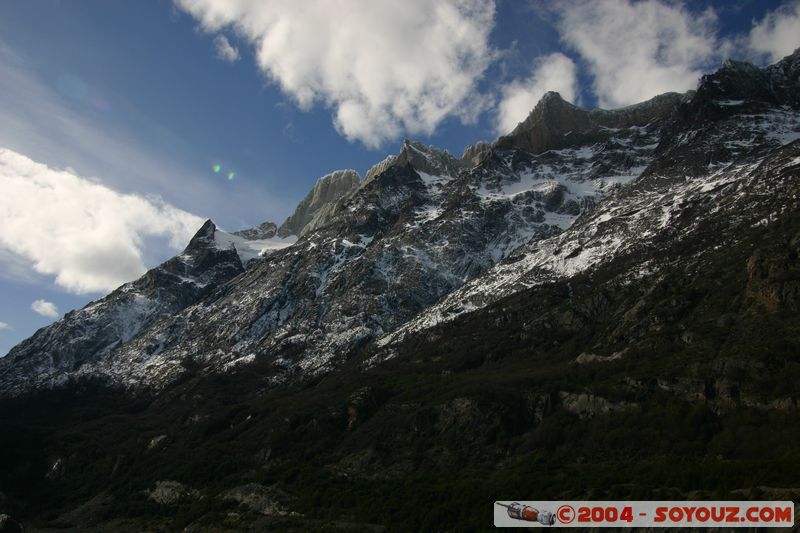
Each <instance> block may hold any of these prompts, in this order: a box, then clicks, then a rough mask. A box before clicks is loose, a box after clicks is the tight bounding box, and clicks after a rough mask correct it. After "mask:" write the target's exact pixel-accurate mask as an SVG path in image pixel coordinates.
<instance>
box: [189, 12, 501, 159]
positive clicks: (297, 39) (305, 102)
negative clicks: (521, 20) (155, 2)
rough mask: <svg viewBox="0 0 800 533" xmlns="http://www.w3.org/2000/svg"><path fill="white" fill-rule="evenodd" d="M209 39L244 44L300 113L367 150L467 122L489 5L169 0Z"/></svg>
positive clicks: (486, 58)
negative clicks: (318, 117) (327, 121)
mask: <svg viewBox="0 0 800 533" xmlns="http://www.w3.org/2000/svg"><path fill="white" fill-rule="evenodd" d="M175 1H176V4H177V5H178V6H179V7H180V8H182V9H184V10H185V11H187V12H189V13H190V14H191V15H192V16H194V17H195V18H196V19H198V20H199V21H200V23H201V25H202V27H203V28H204V29H205V30H207V31H210V32H216V31H219V30H221V29H223V28H226V27H232V28H233V29H234V30H235V31H236V32H237V33H238V34H239V35H240V36H241V37H243V38H245V39H247V40H249V41H250V42H251V43H252V44H253V45H254V47H255V50H256V61H257V63H258V66H259V68H260V69H261V70H262V71H263V72H264V73H265V74H266V76H267V77H268V78H269V79H270V80H271V81H273V82H274V83H276V84H277V85H278V86H279V87H280V88H281V89H282V90H283V91H284V92H285V93H286V94H288V95H290V96H291V97H293V98H294V99H295V100H296V102H297V103H298V105H299V106H300V107H301V108H303V109H309V108H310V107H312V106H313V105H314V104H315V103H322V104H323V105H325V106H327V107H329V108H330V109H331V110H332V112H333V122H334V125H335V126H336V128H337V129H338V130H339V132H340V133H341V134H342V135H344V136H345V137H346V138H347V139H349V140H358V141H361V142H363V143H364V144H366V145H367V146H370V147H378V146H380V145H381V144H382V143H383V142H385V141H387V140H390V139H395V138H397V137H399V136H400V135H403V134H411V135H414V134H432V133H433V132H434V131H435V129H436V127H437V126H438V125H439V124H440V123H441V122H442V120H444V119H445V118H446V117H449V116H457V117H459V118H461V119H462V120H465V121H468V120H470V119H474V115H473V116H470V115H469V114H464V113H463V109H461V107H462V104H464V103H465V102H468V101H470V100H472V99H474V98H475V93H476V82H477V81H478V80H479V79H480V78H481V77H482V76H483V73H484V71H485V70H486V68H487V66H488V65H489V63H490V61H491V59H492V56H493V53H494V52H493V50H492V48H491V47H490V45H489V34H490V33H491V30H492V27H493V26H494V12H495V6H494V3H493V2H489V1H486V0H406V1H404V2H398V1H396V0H373V1H371V2H363V1H360V0H343V1H339V2H330V1H328V0H304V1H300V2H298V1H297V0H271V1H267V0H264V1H261V2H249V1H246V0H175Z"/></svg>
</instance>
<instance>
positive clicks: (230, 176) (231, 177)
mask: <svg viewBox="0 0 800 533" xmlns="http://www.w3.org/2000/svg"><path fill="white" fill-rule="evenodd" d="M235 175H236V174H235V173H234V172H229V173H228V179H229V180H232V179H233V177H234V176H235Z"/></svg>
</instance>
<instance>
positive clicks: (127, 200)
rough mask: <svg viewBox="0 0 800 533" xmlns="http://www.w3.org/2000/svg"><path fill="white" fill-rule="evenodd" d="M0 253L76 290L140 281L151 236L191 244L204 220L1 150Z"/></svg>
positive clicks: (173, 243) (153, 199)
mask: <svg viewBox="0 0 800 533" xmlns="http://www.w3.org/2000/svg"><path fill="white" fill-rule="evenodd" d="M0 190H2V191H3V194H1V195H0V227H2V228H3V230H2V231H1V232H0V250H2V249H5V250H7V251H10V252H13V253H14V254H16V255H17V256H20V257H23V258H25V259H27V260H29V261H30V262H31V264H32V267H33V269H34V270H35V271H36V272H38V273H40V274H46V275H53V276H55V282H56V284H57V285H60V286H61V287H64V288H66V289H67V290H69V291H72V292H75V293H89V292H105V291H109V290H111V289H114V288H116V287H117V286H119V285H120V284H122V283H124V282H126V281H130V280H132V279H135V278H137V277H138V276H140V275H141V274H143V273H144V271H145V266H144V263H143V260H142V248H143V242H144V239H145V238H146V237H162V238H163V237H166V238H167V239H168V241H169V244H170V246H171V247H172V248H175V249H179V248H181V247H183V246H185V245H186V243H187V242H188V241H189V239H190V238H191V236H192V235H193V233H194V232H195V231H197V229H198V228H199V227H200V225H201V224H202V222H203V221H202V219H200V218H199V217H196V216H195V215H192V214H190V213H187V212H185V211H182V210H180V209H177V208H176V207H174V206H172V205H170V204H167V203H165V202H164V201H163V200H161V199H160V198H157V197H148V198H144V197H141V196H138V195H134V194H122V193H119V192H117V191H114V190H113V189H110V188H108V187H106V186H104V185H102V184H101V183H99V182H97V181H94V180H89V179H86V178H82V177H80V176H78V175H76V174H75V173H73V172H70V171H67V170H55V169H52V168H49V167H47V166H46V165H43V164H41V163H36V162H34V161H32V160H31V159H29V158H27V157H25V156H24V155H22V154H19V153H17V152H14V151H12V150H8V149H5V148H0Z"/></svg>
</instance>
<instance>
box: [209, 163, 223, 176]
mask: <svg viewBox="0 0 800 533" xmlns="http://www.w3.org/2000/svg"><path fill="white" fill-rule="evenodd" d="M220 169H222V167H221V166H220V165H211V170H213V171H214V174H219V171H220Z"/></svg>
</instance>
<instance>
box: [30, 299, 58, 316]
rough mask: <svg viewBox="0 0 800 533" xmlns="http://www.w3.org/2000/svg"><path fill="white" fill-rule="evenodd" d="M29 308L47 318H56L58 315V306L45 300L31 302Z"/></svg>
mask: <svg viewBox="0 0 800 533" xmlns="http://www.w3.org/2000/svg"><path fill="white" fill-rule="evenodd" d="M31 309H32V310H33V311H34V312H35V313H38V314H40V315H42V316H46V317H48V318H56V317H57V316H58V314H59V313H58V307H56V304H54V303H53V302H48V301H47V300H36V301H34V302H33V303H32V304H31Z"/></svg>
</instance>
